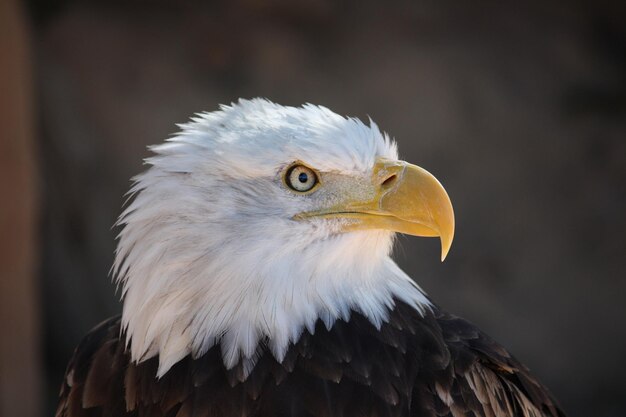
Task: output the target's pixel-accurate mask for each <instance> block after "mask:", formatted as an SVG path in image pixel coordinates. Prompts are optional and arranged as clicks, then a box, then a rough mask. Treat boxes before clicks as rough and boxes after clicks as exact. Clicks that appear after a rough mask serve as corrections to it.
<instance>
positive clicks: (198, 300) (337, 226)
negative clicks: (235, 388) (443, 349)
mask: <svg viewBox="0 0 626 417" xmlns="http://www.w3.org/2000/svg"><path fill="white" fill-rule="evenodd" d="M180 128H181V131H180V132H179V133H177V134H176V135H175V136H173V137H172V138H171V139H169V140H167V141H166V142H165V143H163V144H161V145H157V146H154V147H151V150H152V152H153V153H154V155H153V156H151V157H150V158H148V159H146V162H147V164H148V165H150V167H149V169H148V170H147V171H145V172H144V173H142V174H140V175H139V176H137V177H136V178H135V179H134V181H135V182H134V185H133V187H132V188H131V193H132V194H134V198H133V200H132V202H131V203H130V204H129V205H128V207H127V208H126V210H125V211H124V212H123V213H122V215H121V216H120V219H119V221H118V224H119V225H121V226H122V229H121V232H120V234H119V237H118V239H119V242H118V248H117V251H116V258H115V264H114V268H113V271H114V276H115V279H116V280H117V282H118V283H119V284H120V285H121V287H122V297H123V300H124V307H123V316H122V324H123V328H124V331H125V334H126V337H127V342H128V344H129V346H130V352H131V356H132V358H133V360H134V361H137V362H140V361H142V360H145V359H148V358H151V357H153V356H157V355H158V357H159V375H163V374H164V373H165V372H167V370H168V369H169V368H171V366H172V365H173V364H175V363H176V362H178V361H179V360H181V359H182V358H183V357H185V356H187V355H192V356H194V357H198V356H200V355H202V354H203V353H205V352H206V351H207V350H208V349H210V348H212V347H213V346H216V345H219V346H220V348H221V352H222V357H223V360H224V364H225V365H226V367H228V368H231V367H233V366H235V365H236V364H237V363H239V362H240V361H243V363H244V364H247V367H248V368H249V367H250V366H253V364H254V358H255V357H256V355H257V353H258V351H259V349H260V348H262V347H267V348H269V350H270V351H271V353H272V354H273V355H274V356H275V357H276V359H277V360H279V361H280V360H282V358H283V357H284V355H285V352H286V350H287V348H288V346H289V344H290V343H294V342H295V341H297V340H298V338H299V337H300V335H301V334H302V332H303V331H309V332H311V333H312V332H313V331H314V328H315V323H316V322H317V321H318V320H323V322H324V323H325V324H326V326H327V327H330V326H332V324H333V323H334V321H335V320H338V319H342V320H348V319H349V315H350V312H351V311H358V312H359V313H361V314H363V315H364V316H366V317H367V318H368V319H369V320H370V321H371V322H372V323H373V324H374V325H376V326H380V325H381V323H382V322H383V321H384V320H385V319H386V317H387V313H388V311H389V309H390V308H391V307H392V306H393V299H394V298H397V299H400V300H402V301H404V302H407V303H409V304H411V305H413V306H415V308H416V309H417V310H419V311H423V309H425V308H428V307H429V305H430V304H429V301H428V299H427V298H426V296H425V295H424V294H423V292H422V291H421V290H420V288H419V287H418V286H417V285H416V284H415V283H414V282H413V281H412V280H411V279H410V278H409V277H408V276H407V275H406V274H405V273H404V272H403V271H402V270H400V269H399V268H398V266H397V265H396V264H395V263H394V262H393V261H392V260H391V259H390V257H389V255H390V252H391V248H392V241H393V236H394V234H395V233H396V232H400V233H407V234H411V235H417V236H438V237H440V239H441V244H442V260H443V258H444V257H445V256H446V254H447V252H448V250H449V248H450V245H451V242H452V237H453V234H454V214H453V211H452V206H451V204H450V200H449V198H448V195H447V194H446V192H445V190H444V189H443V187H442V186H441V185H440V184H439V182H438V181H437V180H436V179H435V178H434V177H433V176H432V175H431V174H429V173H428V172H427V171H425V170H423V169H422V168H419V167H417V166H414V165H411V164H408V163H406V162H403V161H399V160H398V155H397V149H396V146H395V144H394V143H393V142H392V141H391V140H390V139H389V137H388V136H386V135H385V134H383V133H381V132H380V130H379V129H378V127H377V126H376V124H375V123H374V122H372V121H370V123H369V126H368V125H366V124H364V123H362V122H361V121H359V120H357V119H354V118H345V117H342V116H339V115H337V114H335V113H333V112H331V111H330V110H328V109H326V108H324V107H320V106H314V105H304V106H302V107H299V108H296V107H284V106H280V105H277V104H274V103H271V102H269V101H267V100H262V99H255V100H240V101H239V102H237V103H235V104H232V105H231V106H222V107H221V108H220V110H219V111H215V112H210V113H202V114H198V115H197V116H196V117H194V118H192V120H191V121H190V122H189V123H186V124H182V125H180Z"/></svg>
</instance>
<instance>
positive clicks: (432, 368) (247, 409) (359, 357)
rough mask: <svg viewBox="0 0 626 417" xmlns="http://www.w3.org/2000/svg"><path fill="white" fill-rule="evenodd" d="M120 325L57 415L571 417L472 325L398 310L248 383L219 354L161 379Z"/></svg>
mask: <svg viewBox="0 0 626 417" xmlns="http://www.w3.org/2000/svg"><path fill="white" fill-rule="evenodd" d="M120 334H121V333H120V319H119V317H116V318H112V319H110V320H108V321H105V322H104V323H102V324H100V325H99V326H97V327H96V328H95V329H94V330H92V332H91V333H89V334H88V335H87V336H86V337H85V339H84V340H83V341H82V342H81V344H80V345H79V346H78V348H77V349H76V352H75V353H74V356H73V358H72V360H71V361H70V364H69V365H68V369H67V374H66V378H65V381H64V383H63V386H62V388H61V394H60V397H61V398H60V403H59V406H58V410H57V413H56V416H57V417H81V416H90V417H96V416H98V417H100V416H102V417H104V416H111V417H114V416H115V417H117V416H154V417H157V416H159V417H161V416H169V417H192V416H193V417H231V416H237V417H288V416H289V417H291V416H293V417H307V416H311V417H313V416H315V417H327V416H328V417H331V416H332V417H339V416H341V417H400V416H415V417H418V416H419V417H426V416H433V417H434V416H452V417H458V416H468V417H469V416H476V417H478V416H494V417H502V416H519V417H527V416H546V417H548V416H555V417H557V416H561V417H562V416H564V414H563V412H562V411H561V410H560V409H559V408H558V406H557V405H556V404H555V401H554V400H553V399H552V397H551V395H550V394H549V393H548V391H547V390H546V389H545V388H544V387H543V386H542V385H541V384H539V383H538V382H537V380H535V379H534V378H533V377H532V376H531V375H530V374H529V372H528V370H527V369H526V368H525V367H524V366H523V365H521V364H520V363H519V362H518V361H517V360H516V359H514V358H513V357H512V356H511V355H510V354H509V353H508V352H507V351H506V350H505V349H504V348H502V347H501V346H500V345H498V344H497V343H495V342H494V341H492V340H491V339H490V338H489V337H488V336H486V335H485V334H484V333H482V332H481V331H480V330H479V329H478V328H476V327H475V326H474V325H472V324H470V323H468V322H467V321H465V320H463V319H460V318H458V317H454V316H451V315H449V314H446V313H443V312H441V311H439V310H437V309H435V310H434V311H433V312H427V313H426V314H425V316H424V317H422V316H420V315H419V314H418V313H417V312H416V311H415V310H414V309H413V308H411V307H410V306H408V305H406V304H403V303H401V302H397V303H396V308H395V309H394V310H393V311H392V312H390V316H389V320H388V322H387V323H385V324H383V326H382V327H381V329H376V328H375V327H374V326H373V325H372V324H371V323H370V322H369V321H368V320H367V319H366V318H365V317H363V316H361V315H360V314H358V313H352V316H351V318H350V320H349V321H348V322H344V321H337V322H336V323H335V325H334V326H333V327H332V328H331V329H330V330H327V329H326V328H325V326H324V324H323V323H322V322H321V321H318V323H317V326H316V329H315V333H314V334H313V335H312V334H310V333H308V332H306V331H305V332H304V334H303V335H302V337H301V338H300V340H299V341H298V343H297V344H295V345H293V346H291V347H290V349H289V351H288V353H287V356H286V358H285V360H284V361H283V362H282V363H278V362H277V361H276V360H275V359H274V358H273V356H272V355H271V354H270V353H269V351H267V350H266V349H265V348H263V347H260V348H259V359H258V362H257V364H256V366H255V367H254V369H253V370H252V372H251V373H250V375H249V376H248V377H247V378H246V377H245V376H244V373H243V369H242V368H241V366H238V367H235V368H234V369H231V370H226V369H225V368H224V365H223V362H222V359H221V354H220V351H219V347H214V348H212V349H210V350H209V351H208V352H207V353H206V354H205V355H204V356H202V357H200V358H198V359H192V358H190V357H187V358H185V359H183V360H182V361H180V362H179V363H177V364H176V365H175V366H174V367H173V368H172V369H170V370H169V372H167V373H166V374H165V376H163V377H162V378H161V379H157V378H156V372H157V364H158V358H151V359H148V360H146V361H145V362H142V363H140V364H135V363H132V362H131V361H130V355H129V354H128V352H127V351H126V349H125V338H124V337H123V335H122V336H120Z"/></svg>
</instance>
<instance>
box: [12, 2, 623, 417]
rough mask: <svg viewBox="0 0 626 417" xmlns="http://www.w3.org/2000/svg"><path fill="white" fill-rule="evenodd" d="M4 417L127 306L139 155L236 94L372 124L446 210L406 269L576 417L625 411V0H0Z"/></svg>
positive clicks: (30, 409) (38, 411)
mask: <svg viewBox="0 0 626 417" xmlns="http://www.w3.org/2000/svg"><path fill="white" fill-rule="evenodd" d="M0 47H1V51H0V52H1V54H0V60H1V61H0V92H1V94H0V95H1V96H0V161H1V163H0V193H1V194H0V195H2V197H1V203H0V224H1V227H2V228H1V229H0V313H1V315H0V331H2V336H0V415H1V416H3V417H4V416H6V417H8V416H25V417H31V416H33V417H34V416H45V415H47V416H49V415H52V414H53V409H54V407H55V405H56V396H57V392H58V388H59V386H60V383H61V381H62V374H63V372H64V368H65V366H66V364H67V361H68V359H69V358H70V356H71V353H72V350H73V349H74V347H75V346H76V344H77V343H78V342H79V340H80V339H81V337H82V336H83V335H84V334H85V332H87V331H88V330H89V329H90V328H91V327H92V326H94V325H95V324H97V323H98V322H100V321H101V320H103V319H104V318H106V317H108V316H111V315H113V314H116V313H117V312H119V311H120V303H119V301H118V297H117V296H116V294H115V288H114V286H113V285H111V283H110V276H109V268H110V266H111V263H112V259H113V251H114V248H115V241H114V239H115V234H116V231H115V229H112V225H113V223H114V222H115V220H116V217H117V216H118V214H119V213H120V208H121V206H122V204H123V201H124V193H125V192H126V191H127V189H128V187H129V184H130V183H129V178H130V177H131V176H133V175H134V174H136V173H138V172H140V171H141V170H143V169H144V167H143V166H142V158H145V157H146V156H148V152H147V151H146V145H149V144H154V143H158V142H161V141H162V140H163V139H165V138H167V137H168V135H170V134H171V133H173V132H175V131H176V126H175V123H176V122H184V121H185V120H187V119H188V117H189V116H190V115H192V114H193V113H194V112H198V111H201V110H209V111H210V110H214V109H216V108H217V105H218V104H219V103H230V102H231V101H234V100H236V99H237V98H238V97H246V98H250V97H256V96H262V97H267V98H269V99H271V100H274V101H277V102H279V103H282V104H288V105H299V104H302V103H304V102H312V103H316V104H322V105H325V106H327V107H330V108H331V109H333V110H334V111H336V112H338V113H340V114H343V115H352V116H358V117H361V118H366V117H367V116H368V115H370V116H371V117H372V118H373V119H374V120H375V121H376V122H377V123H378V124H379V126H380V127H381V129H383V130H385V131H387V132H389V133H390V134H391V135H392V136H394V137H395V138H396V139H397V141H398V143H399V146H400V151H401V156H402V157H403V158H404V159H407V160H409V161H411V162H414V163H416V164H419V165H421V166H423V167H425V168H427V169H428V170H430V171H431V172H433V173H434V174H435V175H436V176H437V177H438V178H439V179H440V180H441V181H442V182H443V184H444V185H445V186H446V188H447V190H448V192H449V194H450V196H451V198H452V201H453V203H454V206H455V211H456V215H457V227H458V229H457V234H456V240H455V244H454V245H453V248H452V251H451V253H450V255H449V257H448V259H447V260H446V262H445V263H443V264H441V263H439V262H438V251H439V247H438V243H437V242H435V241H434V240H431V239H415V238H404V237H403V238H401V239H400V244H399V245H398V246H399V247H398V249H397V250H396V258H397V259H398V262H399V263H400V265H401V266H402V267H403V268H404V269H405V270H407V271H408V272H409V273H410V275H411V276H412V277H414V278H415V279H416V280H417V281H418V283H419V284H420V285H421V286H422V287H423V288H424V289H425V290H426V291H427V292H428V293H429V294H430V295H431V296H432V297H433V298H434V299H435V300H437V301H438V303H439V304H440V305H441V306H442V307H443V308H445V309H447V310H449V311H452V312H454V313H455V314H458V315H461V316H464V317H466V318H468V319H470V320H471V321H473V322H475V323H477V324H478V325H479V326H480V327H482V328H483V329H484V330H485V331H486V332H487V333H489V334H491V335H492V336H493V337H494V338H495V339H496V340H498V341H500V342H501V343H503V344H504V345H505V346H507V347H508V348H510V350H511V351H512V352H513V353H514V354H515V355H517V356H518V358H520V359H521V360H522V361H523V362H525V363H526V364H527V365H528V366H529V367H530V368H531V370H532V371H533V372H534V373H535V374H536V375H537V376H538V377H539V378H540V379H541V380H542V381H543V382H544V383H545V384H546V385H548V386H549V387H550V388H551V390H552V391H553V393H554V394H555V395H556V396H557V397H558V398H559V399H560V401H561V403H562V405H563V407H564V408H565V409H566V410H567V411H568V412H569V414H570V415H571V416H574V417H577V416H578V417H583V416H594V417H609V416H622V415H624V410H626V395H625V394H624V392H625V391H626V378H624V372H626V325H625V321H626V303H625V302H624V297H625V296H626V245H625V240H624V239H625V238H624V236H625V235H626V224H625V223H626V221H625V216H624V214H625V208H626V191H625V183H626V8H625V3H624V2H619V1H615V2H609V1H579V2H565V1H563V2H559V1H555V2H545V1H529V2H515V3H513V2H511V3H510V4H504V3H503V2H453V1H419V2H417V1H415V2H410V1H389V2H375V1H357V0H353V1H348V0H344V1H331V0H304V1H289V0H264V1H263V0H233V1H222V2H210V1H192V0H182V1H174V0H170V1H166V0H160V1H151V0H125V1H107V0H92V1H77V0H30V1H26V2H22V1H19V0H2V1H0Z"/></svg>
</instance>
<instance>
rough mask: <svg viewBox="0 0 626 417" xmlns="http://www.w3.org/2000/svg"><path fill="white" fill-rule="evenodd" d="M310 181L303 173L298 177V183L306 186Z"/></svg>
mask: <svg viewBox="0 0 626 417" xmlns="http://www.w3.org/2000/svg"><path fill="white" fill-rule="evenodd" d="M308 180H309V176H308V175H307V174H306V173H304V172H301V173H300V175H298V181H300V182H301V183H303V184H304V183H305V182H307V181H308Z"/></svg>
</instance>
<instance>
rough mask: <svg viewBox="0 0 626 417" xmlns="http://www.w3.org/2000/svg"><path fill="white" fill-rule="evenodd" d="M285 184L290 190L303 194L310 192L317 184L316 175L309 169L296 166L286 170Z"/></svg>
mask: <svg viewBox="0 0 626 417" xmlns="http://www.w3.org/2000/svg"><path fill="white" fill-rule="evenodd" d="M285 183H286V184H287V186H289V188H291V189H292V190H294V191H297V192H299V193H305V192H307V191H311V190H312V189H313V188H314V187H315V186H316V185H317V184H318V183H319V180H318V178H317V174H316V173H315V171H313V170H312V169H311V168H309V167H307V166H304V165H300V164H296V165H293V166H292V167H290V168H289V169H288V170H287V172H286V174H285Z"/></svg>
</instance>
